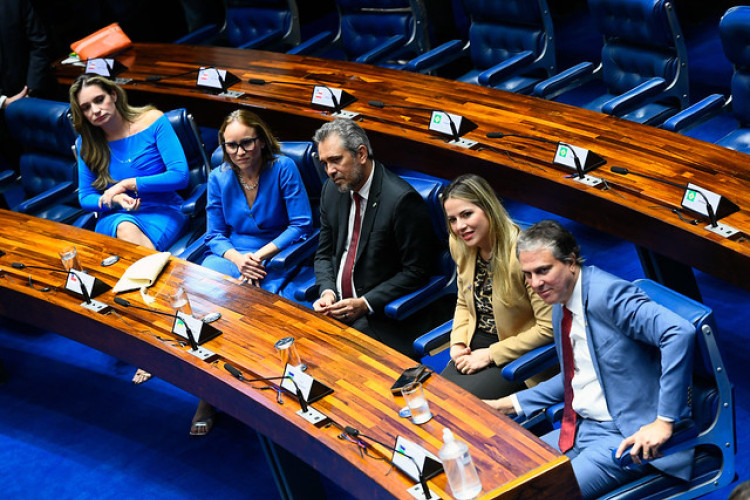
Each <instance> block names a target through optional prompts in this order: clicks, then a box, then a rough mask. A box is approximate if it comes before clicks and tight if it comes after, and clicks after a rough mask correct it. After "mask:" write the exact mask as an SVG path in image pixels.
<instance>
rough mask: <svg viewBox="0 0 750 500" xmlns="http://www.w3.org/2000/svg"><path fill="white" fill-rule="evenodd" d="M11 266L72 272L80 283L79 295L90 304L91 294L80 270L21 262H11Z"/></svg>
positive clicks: (14, 267)
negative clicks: (67, 269) (28, 264)
mask: <svg viewBox="0 0 750 500" xmlns="http://www.w3.org/2000/svg"><path fill="white" fill-rule="evenodd" d="M11 267H12V268H13V269H41V270H43V271H52V272H57V273H65V274H67V275H70V274H72V275H73V276H75V277H76V278H77V279H78V282H79V283H80V284H81V295H83V300H84V302H86V304H91V295H90V294H89V291H88V290H87V289H86V286H85V285H84V284H83V281H82V280H81V276H80V275H79V274H78V273H79V272H80V271H73V270H72V269H71V270H70V271H66V270H65V269H55V268H54V267H43V266H27V265H26V264H22V263H21V262H13V263H12V264H11Z"/></svg>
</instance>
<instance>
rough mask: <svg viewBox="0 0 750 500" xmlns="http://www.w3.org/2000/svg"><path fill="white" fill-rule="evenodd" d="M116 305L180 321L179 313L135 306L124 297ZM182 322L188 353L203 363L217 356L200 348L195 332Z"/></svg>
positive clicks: (117, 300) (118, 299)
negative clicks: (188, 346) (187, 343)
mask: <svg viewBox="0 0 750 500" xmlns="http://www.w3.org/2000/svg"><path fill="white" fill-rule="evenodd" d="M115 304H117V305H120V306H123V307H132V308H133V309H140V310H141V311H146V312H150V313H155V314H161V315H162V316H168V317H170V318H172V319H175V320H177V319H180V317H179V316H178V314H177V312H175V313H174V314H172V313H166V312H163V311H157V310H156V309H149V308H147V307H141V306H137V305H135V304H131V303H130V301H129V300H126V299H123V298H122V297H115ZM181 321H182V324H183V325H185V333H186V334H187V338H188V342H189V343H190V351H188V353H190V354H192V355H193V356H196V357H198V358H200V359H201V360H203V361H207V360H208V359H210V358H213V357H214V356H216V353H214V352H213V351H210V350H208V349H206V348H205V347H200V346H198V342H197V341H196V340H195V336H194V335H193V330H192V329H191V328H190V326H189V325H188V322H187V321H185V320H184V319H183V320H181ZM199 321H200V320H199ZM173 333H174V331H173Z"/></svg>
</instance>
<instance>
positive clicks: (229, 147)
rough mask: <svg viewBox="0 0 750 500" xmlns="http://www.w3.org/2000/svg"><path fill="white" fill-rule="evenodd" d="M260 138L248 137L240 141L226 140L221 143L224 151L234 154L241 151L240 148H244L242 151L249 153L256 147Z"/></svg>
mask: <svg viewBox="0 0 750 500" xmlns="http://www.w3.org/2000/svg"><path fill="white" fill-rule="evenodd" d="M258 139H260V137H248V138H246V139H242V140H241V141H240V142H239V143H237V142H224V143H222V144H221V146H222V147H223V148H224V151H226V152H227V153H229V154H232V155H233V154H235V153H236V152H237V151H239V149H240V148H242V151H244V152H246V153H247V152H248V151H250V150H251V149H255V144H256V142H257V141H258Z"/></svg>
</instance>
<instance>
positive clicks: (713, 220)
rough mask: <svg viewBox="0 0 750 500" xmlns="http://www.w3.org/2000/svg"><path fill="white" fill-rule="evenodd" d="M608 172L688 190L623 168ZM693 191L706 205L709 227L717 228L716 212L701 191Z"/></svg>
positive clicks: (614, 168) (684, 185)
mask: <svg viewBox="0 0 750 500" xmlns="http://www.w3.org/2000/svg"><path fill="white" fill-rule="evenodd" d="M610 170H611V171H612V172H614V173H616V174H620V175H628V174H633V175H637V176H638V177H645V178H646V179H651V180H652V181H656V182H661V183H662V184H667V185H668V186H674V187H678V188H680V189H690V187H689V186H688V185H687V184H680V183H678V182H672V181H668V180H666V179H660V178H658V177H653V176H651V175H646V174H640V173H638V172H631V171H630V170H628V169H627V168H625V167H610ZM693 191H694V192H696V193H698V194H700V195H701V197H702V198H703V201H704V203H705V204H706V212H707V213H708V220H709V222H710V223H711V227H717V226H718V219H717V218H716V212H714V207H712V206H711V203H709V201H708V198H707V197H706V195H705V194H704V193H703V192H702V191H701V190H699V189H693Z"/></svg>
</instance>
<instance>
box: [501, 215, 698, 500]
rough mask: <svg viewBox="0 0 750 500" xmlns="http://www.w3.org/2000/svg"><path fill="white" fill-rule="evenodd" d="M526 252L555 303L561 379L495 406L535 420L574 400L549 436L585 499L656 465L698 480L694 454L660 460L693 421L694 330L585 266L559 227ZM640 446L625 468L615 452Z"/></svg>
mask: <svg viewBox="0 0 750 500" xmlns="http://www.w3.org/2000/svg"><path fill="white" fill-rule="evenodd" d="M517 256H518V259H519V261H520V263H521V268H522V270H523V272H524V275H525V277H526V280H527V281H528V282H529V284H530V285H531V287H532V288H533V289H534V291H535V292H536V293H538V294H539V296H540V297H541V298H542V299H543V300H544V301H545V302H547V303H548V304H554V308H553V310H552V324H553V328H554V337H555V346H556V348H557V354H558V358H559V360H560V367H561V373H560V374H559V375H558V376H556V377H553V378H552V379H550V380H548V381H546V382H543V383H542V384H539V385H538V386H536V387H533V388H531V389H527V390H524V391H521V392H519V393H517V394H514V395H512V396H509V397H507V398H502V399H498V400H494V401H487V403H489V404H490V405H491V406H493V407H494V408H496V409H498V410H500V411H502V412H504V413H506V414H512V413H516V414H525V415H531V414H533V413H535V412H536V411H538V410H541V409H544V408H547V407H549V406H551V405H553V404H556V403H560V402H563V401H564V402H565V406H566V410H565V412H564V416H563V424H562V426H561V429H559V430H556V431H554V432H553V433H550V434H548V435H546V436H544V437H543V438H542V439H544V441H545V442H547V443H548V444H550V445H551V446H553V447H557V448H558V449H560V450H561V451H563V452H564V453H565V454H566V455H567V456H568V457H569V458H570V459H571V463H572V465H573V471H574V473H575V476H576V479H577V481H578V484H579V486H580V488H581V493H582V494H583V496H584V497H585V498H592V497H597V496H599V495H601V494H603V493H606V492H607V491H610V490H612V489H614V488H615V487H616V486H618V485H620V484H623V483H625V482H627V481H630V480H632V479H635V478H637V477H639V476H642V475H645V474H646V473H647V472H648V470H649V467H651V466H653V467H656V468H658V469H660V470H662V471H664V472H666V473H668V474H670V475H673V476H676V477H679V478H682V479H687V478H689V477H690V474H691V471H692V462H693V461H692V456H693V454H692V451H687V452H681V453H677V454H674V455H671V456H669V457H664V458H659V457H660V456H661V454H660V453H659V448H660V446H661V445H663V444H664V443H665V442H666V441H667V439H669V437H670V436H671V435H672V430H673V426H674V422H676V421H678V420H680V419H682V418H685V417H687V416H688V415H689V412H688V406H687V396H688V387H689V385H690V382H691V373H692V359H693V346H694V335H695V329H694V328H693V326H692V325H691V324H690V323H689V322H687V321H686V320H684V319H683V318H681V317H680V316H678V315H676V314H675V313H673V312H671V311H669V310H668V309H665V308H664V307H662V306H660V305H658V304H656V303H655V302H653V301H651V300H650V299H649V298H648V296H646V294H645V293H643V292H642V291H641V290H640V289H639V288H638V287H636V286H635V285H633V284H632V283H630V282H627V281H624V280H621V279H619V278H616V277H615V276H612V275H611V274H609V273H606V272H604V271H602V270H600V269H597V268H596V267H593V266H583V265H582V262H583V260H582V259H581V257H580V248H579V247H578V244H577V243H576V240H575V238H574V237H573V235H572V234H571V233H570V232H569V231H568V230H567V229H565V228H564V227H562V226H561V225H560V224H559V223H557V222H555V221H551V220H546V221H541V222H539V223H537V224H535V225H534V226H532V227H531V228H529V229H528V230H526V231H525V232H524V233H523V234H522V235H521V236H520V237H519V240H518V245H517ZM566 343H567V346H566ZM566 349H567V352H565V351H566ZM565 359H568V360H572V363H571V362H570V361H569V362H568V363H567V364H566V363H565ZM566 368H568V372H567V373H566ZM566 379H567V380H566ZM566 392H567V397H566ZM566 421H567V422H568V423H566ZM630 446H632V451H631V455H632V456H633V459H634V462H635V463H636V465H634V466H631V467H630V468H621V467H620V466H619V465H617V464H616V463H615V462H614V460H613V459H612V451H613V450H617V453H616V454H617V456H618V457H619V456H620V455H621V454H622V453H623V452H624V451H625V450H626V449H627V448H628V447H630ZM651 460H653V462H651V464H650V465H647V464H646V463H645V461H651Z"/></svg>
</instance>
